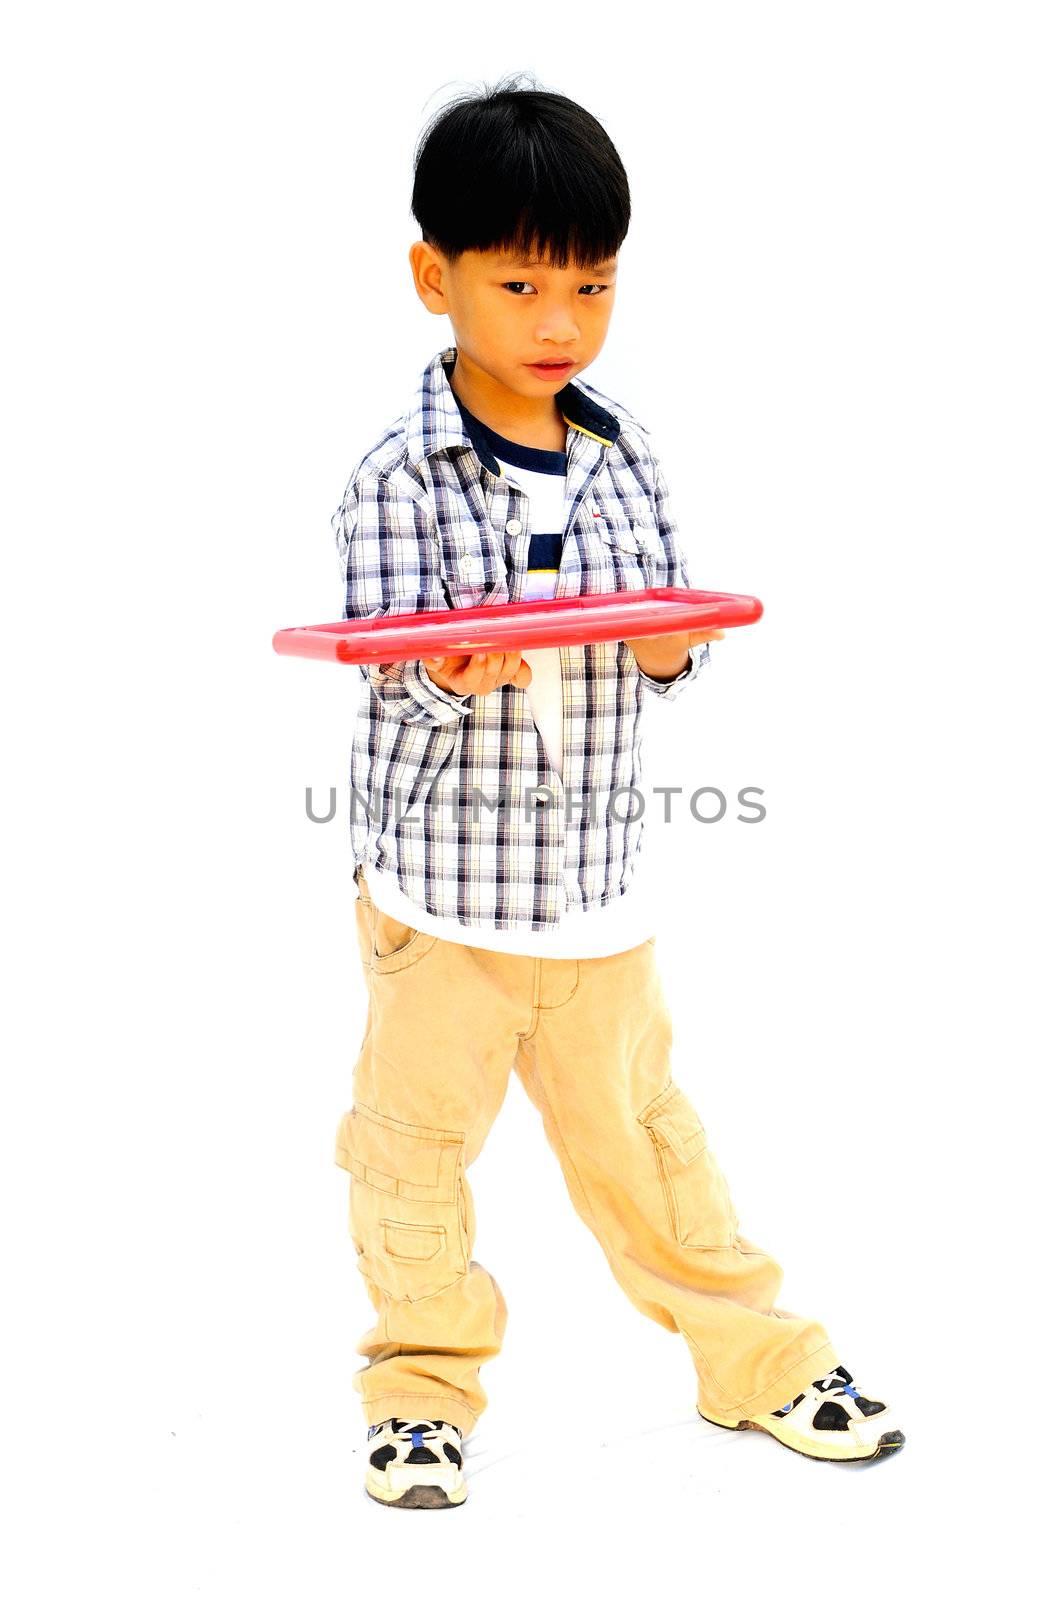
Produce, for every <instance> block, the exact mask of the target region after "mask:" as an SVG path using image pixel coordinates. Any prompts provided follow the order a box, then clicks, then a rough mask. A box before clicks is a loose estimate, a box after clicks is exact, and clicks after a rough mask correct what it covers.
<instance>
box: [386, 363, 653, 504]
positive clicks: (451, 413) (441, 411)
mask: <svg viewBox="0 0 1063 1600" xmlns="http://www.w3.org/2000/svg"><path fill="white" fill-rule="evenodd" d="M457 355H458V352H457V347H456V346H454V345H450V346H448V348H447V349H446V350H440V351H439V352H438V354H436V355H434V356H433V357H432V359H431V361H430V362H429V363H428V365H427V367H426V368H425V369H424V372H423V373H422V375H421V382H420V386H419V388H418V392H417V395H416V398H415V399H414V402H413V404H412V405H411V406H410V409H409V411H408V413H407V415H406V448H407V452H408V459H409V461H410V462H411V464H415V463H417V462H420V461H424V460H425V459H426V457H428V456H431V455H435V454H436V453H437V452H438V451H441V450H449V449H451V448H453V447H454V446H463V447H464V448H466V449H469V448H471V449H473V450H475V452H476V454H477V455H478V456H479V458H480V460H481V461H482V462H483V464H484V466H485V467H486V468H487V469H488V471H489V472H493V473H495V474H496V476H499V477H500V476H501V471H500V468H499V465H498V459H497V457H496V456H495V453H494V451H493V450H492V448H491V445H490V443H489V442H488V438H487V435H486V434H485V433H484V430H483V427H482V426H481V425H480V424H479V423H478V422H477V419H476V418H475V417H474V416H472V415H471V413H470V412H469V411H468V410H467V409H466V408H465V407H463V406H460V405H459V404H458V397H457V395H456V394H455V393H454V390H453V389H452V388H451V387H450V379H449V377H448V376H447V374H448V371H450V370H451V369H452V368H453V366H454V362H455V361H456V359H457ZM557 403H558V407H559V409H560V411H561V414H562V416H563V417H564V419H565V421H566V422H567V423H568V425H569V426H570V427H572V428H575V429H576V430H577V431H578V432H579V433H585V434H587V435H589V437H590V438H592V439H594V440H596V441H597V442H598V443H599V444H604V445H611V444H615V443H616V441H617V439H618V438H619V437H620V432H621V425H620V422H619V420H618V418H617V417H615V416H614V415H613V413H612V412H611V411H606V410H605V408H604V407H603V406H600V405H598V404H597V403H596V402H595V401H594V400H592V399H591V397H590V395H589V394H587V393H586V392H585V391H584V390H583V389H581V388H579V387H578V386H577V384H576V383H575V382H574V381H571V380H570V381H569V382H568V383H566V384H565V386H564V388H563V389H559V390H558V393H557Z"/></svg>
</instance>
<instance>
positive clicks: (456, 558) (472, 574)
mask: <svg viewBox="0 0 1063 1600" xmlns="http://www.w3.org/2000/svg"><path fill="white" fill-rule="evenodd" d="M438 538H439V555H440V571H441V576H442V579H443V588H444V590H445V592H446V597H447V603H448V604H449V605H451V606H453V607H455V608H456V609H464V608H466V607H468V606H483V605H504V604H505V602H506V601H507V600H508V599H509V585H508V581H507V576H506V561H505V556H504V554H503V553H502V551H501V550H499V549H498V548H497V547H496V546H495V545H490V544H485V543H484V541H483V539H482V537H481V536H480V533H479V531H478V529H476V528H473V527H467V526H465V525H464V524H460V525H458V526H457V527H451V528H440V529H439V532H438Z"/></svg>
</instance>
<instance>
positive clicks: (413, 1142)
mask: <svg viewBox="0 0 1063 1600" xmlns="http://www.w3.org/2000/svg"><path fill="white" fill-rule="evenodd" d="M335 1159H336V1164H337V1165H338V1166H340V1167H343V1168H344V1170H345V1171H347V1172H349V1173H350V1174H351V1178H352V1183H351V1196H350V1232H351V1238H352V1239H353V1240H354V1245H355V1249H356V1250H357V1252H358V1258H359V1262H358V1264H359V1267H360V1269H361V1271H362V1272H363V1273H364V1275H365V1276H366V1277H367V1278H368V1279H369V1280H370V1281H371V1282H373V1283H375V1284H376V1285H377V1287H378V1288H380V1289H382V1290H383V1291H384V1293H385V1294H387V1295H390V1296H391V1298H392V1299H395V1300H424V1299H425V1298H426V1297H427V1296H428V1295H431V1294H438V1293H439V1291H440V1290H441V1289H446V1288H448V1287H449V1285H450V1284H452V1283H456V1282H457V1281H458V1279H459V1278H460V1277H462V1276H463V1274H464V1273H465V1272H466V1271H467V1270H468V1266H469V1235H468V1226H467V1221H466V1219H467V1216H468V1196H467V1193H466V1178H465V1135H464V1134H463V1133H452V1132H450V1131H449V1130H448V1129H446V1128H422V1127H417V1126H415V1125H414V1124H412V1123H408V1122H397V1121H396V1120H395V1119H394V1118H393V1117H385V1116H382V1115H381V1113H380V1112H378V1111H373V1110H371V1109H370V1108H369V1107H368V1106H366V1105H360V1104H359V1105H355V1107H354V1109H353V1110H351V1111H348V1112H346V1113H345V1114H344V1116H343V1118H342V1120H341V1121H340V1125H339V1127H338V1129H337V1131H336V1153H335Z"/></svg>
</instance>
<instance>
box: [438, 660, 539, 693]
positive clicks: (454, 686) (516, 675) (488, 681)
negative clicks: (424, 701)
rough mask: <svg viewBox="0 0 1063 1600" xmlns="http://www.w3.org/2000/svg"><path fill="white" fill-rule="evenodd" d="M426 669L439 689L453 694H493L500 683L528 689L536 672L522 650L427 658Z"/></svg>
mask: <svg viewBox="0 0 1063 1600" xmlns="http://www.w3.org/2000/svg"><path fill="white" fill-rule="evenodd" d="M424 670H425V671H426V672H427V674H428V676H429V677H430V678H431V680H432V682H433V683H434V684H435V685H436V687H437V688H439V689H449V690H450V692H451V694H490V693H491V691H492V689H497V688H498V687H499V685H500V684H503V683H512V684H514V685H515V686H516V688H518V689H526V688H527V687H528V685H529V683H531V679H532V671H531V667H529V665H528V663H527V662H526V661H525V660H524V658H523V657H522V655H521V653H520V651H519V650H506V651H502V650H492V651H486V652H485V651H480V652H479V654H477V655H471V656H425V657H424Z"/></svg>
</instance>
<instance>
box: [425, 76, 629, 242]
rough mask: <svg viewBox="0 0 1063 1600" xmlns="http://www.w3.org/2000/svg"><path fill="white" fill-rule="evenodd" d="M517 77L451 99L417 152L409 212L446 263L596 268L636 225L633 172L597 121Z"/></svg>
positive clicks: (429, 129) (579, 108) (548, 92)
mask: <svg viewBox="0 0 1063 1600" xmlns="http://www.w3.org/2000/svg"><path fill="white" fill-rule="evenodd" d="M522 76H523V74H522V73H515V74H513V75H512V76H511V77H509V78H505V79H502V80H501V81H500V82H499V83H497V84H494V85H492V86H488V85H485V86H483V89H482V92H480V91H476V90H474V91H473V92H472V93H469V94H462V95H460V96H459V97H458V98H457V99H456V100H452V101H450V102H449V103H448V104H447V105H446V106H444V107H443V109H442V110H441V111H439V112H437V113H436V114H435V116H434V117H433V118H432V120H431V121H430V123H429V125H428V126H427V127H426V128H425V130H424V132H423V133H422V135H421V138H420V140H419V142H418V146H417V154H416V158H415V162H414V179H413V200H412V204H411V210H412V212H413V215H414V217H415V218H416V220H417V222H418V223H419V224H420V228H421V236H422V238H423V239H424V240H425V242H426V243H427V244H430V245H432V246H433V247H434V248H435V249H436V250H438V251H439V253H440V254H441V255H442V256H443V257H444V258H445V259H446V260H448V261H453V260H455V259H456V258H457V257H458V256H459V255H460V254H461V253H462V251H464V250H485V251H490V250H499V251H503V250H504V251H507V252H509V251H512V253H513V254H519V255H527V256H528V257H529V258H530V259H531V258H534V259H538V258H542V259H544V260H545V261H546V262H547V263H548V264H549V265H551V266H556V267H560V268H565V267H567V266H568V264H569V260H570V258H571V260H572V262H573V264H574V265H575V266H576V267H580V268H583V267H587V268H590V267H594V266H597V265H598V263H599V262H602V261H606V260H608V259H609V258H610V257H612V256H613V255H614V254H615V253H616V251H617V250H618V249H619V248H620V245H621V244H622V242H623V240H624V238H625V236H626V234H627V231H628V227H629V226H630V223H631V196H630V193H629V191H628V181H627V173H626V172H625V171H624V167H623V163H622V162H621V160H620V157H619V155H618V154H617V151H616V146H615V145H614V144H613V141H612V140H611V139H610V137H609V135H608V134H607V133H606V131H605V129H604V128H603V127H602V125H601V123H600V122H599V121H598V120H597V118H595V117H593V116H592V115H591V113H590V112H589V111H585V110H584V109H583V107H582V106H579V105H577V104H576V102H575V101H574V100H569V99H567V98H566V96H565V95H562V94H554V93H552V92H551V91H550V90H547V89H543V88H540V87H535V88H530V89H521V88H517V87H516V84H517V82H518V81H519V80H520V78H521V77H522Z"/></svg>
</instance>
